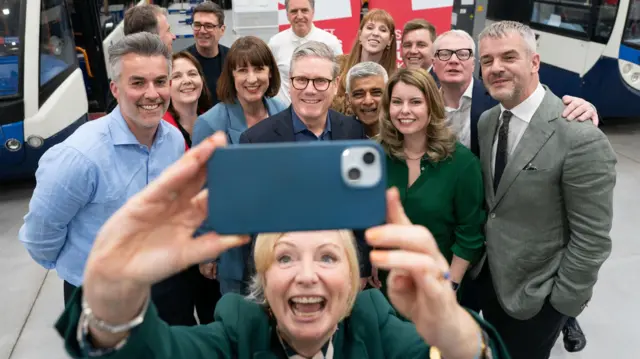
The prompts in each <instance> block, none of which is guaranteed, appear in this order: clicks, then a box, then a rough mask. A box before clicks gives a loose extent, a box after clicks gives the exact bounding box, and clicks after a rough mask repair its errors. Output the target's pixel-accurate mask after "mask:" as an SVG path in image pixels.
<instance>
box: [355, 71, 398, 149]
mask: <svg viewBox="0 0 640 359" xmlns="http://www.w3.org/2000/svg"><path fill="white" fill-rule="evenodd" d="M388 80H389V75H388V74H387V70H385V69H384V67H382V65H380V64H378V63H376V62H371V61H366V62H361V63H359V64H356V65H355V66H353V67H352V68H351V69H350V70H349V72H347V80H346V90H347V101H348V103H349V105H350V106H351V110H352V111H353V113H354V114H355V117H356V119H357V120H358V121H360V122H361V123H362V125H363V126H364V129H365V133H366V135H367V137H369V138H372V137H374V136H375V135H377V134H378V131H379V125H378V106H380V101H382V95H383V94H384V90H385V85H386V84H387V81H388Z"/></svg>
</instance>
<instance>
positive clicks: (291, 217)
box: [207, 140, 387, 234]
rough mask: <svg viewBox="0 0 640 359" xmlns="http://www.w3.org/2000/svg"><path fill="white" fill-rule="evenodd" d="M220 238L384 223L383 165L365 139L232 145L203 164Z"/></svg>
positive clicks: (211, 225)
mask: <svg viewBox="0 0 640 359" xmlns="http://www.w3.org/2000/svg"><path fill="white" fill-rule="evenodd" d="M207 166H208V168H207V175H208V180H207V187H208V189H209V214H208V218H207V225H208V226H209V228H211V229H212V230H213V231H215V232H217V233H219V234H258V233H273V232H295V231H310V230H329V229H366V228H370V227H373V226H377V225H380V224H383V223H385V221H386V212H387V208H386V195H385V193H386V188H387V181H386V160H385V155H384V151H383V149H382V147H381V146H380V145H379V144H378V143H376V142H374V141H371V140H350V141H317V142H290V143H265V144H249V145H247V144H242V145H230V146H228V147H224V148H220V149H217V150H216V151H215V152H214V153H213V155H212V156H211V159H209V162H208V164H207Z"/></svg>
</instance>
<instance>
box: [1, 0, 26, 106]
mask: <svg viewBox="0 0 640 359" xmlns="http://www.w3.org/2000/svg"><path fill="white" fill-rule="evenodd" d="M20 4H21V1H20V0H12V1H6V2H3V3H0V98H4V97H14V96H17V95H20V82H21V80H20V79H21V76H20V70H21V66H20V63H21V58H22V46H23V43H22V39H23V37H22V32H23V29H22V26H21V22H20V19H21V17H22V16H23V12H22V11H21V10H23V9H21V8H20Z"/></svg>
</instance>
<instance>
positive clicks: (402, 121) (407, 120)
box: [398, 118, 416, 125]
mask: <svg viewBox="0 0 640 359" xmlns="http://www.w3.org/2000/svg"><path fill="white" fill-rule="evenodd" d="M398 122H400V124H402V125H410V124H412V123H414V122H416V120H415V119H413V118H399V119H398Z"/></svg>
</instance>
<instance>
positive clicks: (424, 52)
mask: <svg viewBox="0 0 640 359" xmlns="http://www.w3.org/2000/svg"><path fill="white" fill-rule="evenodd" d="M401 46H402V51H401V53H402V61H403V62H404V64H405V66H406V67H407V68H409V69H419V68H423V69H425V70H427V69H429V67H430V66H431V64H432V61H433V56H432V54H431V46H433V40H432V39H431V33H430V32H429V30H427V29H417V30H413V31H410V32H407V33H405V34H404V36H403V37H402V45H401Z"/></svg>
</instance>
